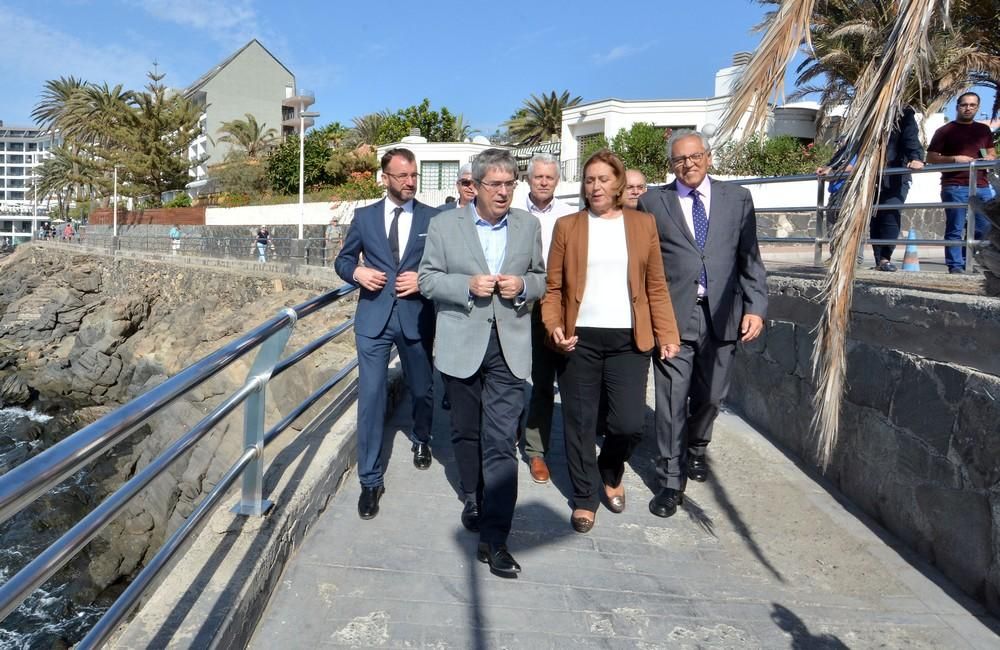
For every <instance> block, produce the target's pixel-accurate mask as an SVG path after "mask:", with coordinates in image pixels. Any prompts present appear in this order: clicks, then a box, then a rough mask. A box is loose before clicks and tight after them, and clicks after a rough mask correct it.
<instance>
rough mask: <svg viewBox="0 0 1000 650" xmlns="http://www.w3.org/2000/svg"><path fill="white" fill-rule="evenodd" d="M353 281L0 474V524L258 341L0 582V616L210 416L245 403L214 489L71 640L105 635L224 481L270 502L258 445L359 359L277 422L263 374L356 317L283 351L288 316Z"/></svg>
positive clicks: (243, 501)
mask: <svg viewBox="0 0 1000 650" xmlns="http://www.w3.org/2000/svg"><path fill="white" fill-rule="evenodd" d="M355 289H356V287H354V286H352V285H344V286H342V287H340V288H338V289H334V290H332V291H329V292H327V293H324V294H322V295H320V296H317V297H316V298H313V299H311V300H309V301H306V302H304V303H302V304H300V305H297V306H295V307H292V308H288V309H285V310H283V311H282V312H281V313H280V314H278V315H277V316H274V317H273V318H271V319H269V320H267V321H265V322H264V323H262V324H260V325H258V326H257V327H255V328H254V329H253V330H251V331H250V332H248V333H247V334H244V335H243V336H242V337H240V338H239V339H237V340H235V341H232V342H231V343H228V344H227V345H225V346H223V347H221V348H219V349H218V350H216V351H215V352H212V353H210V354H208V355H207V356H205V357H204V358H202V359H201V360H199V361H196V362H195V363H193V364H192V365H190V366H188V367H187V368H185V369H184V370H182V371H180V372H179V373H177V374H176V375H174V376H173V377H171V378H170V379H168V380H166V381H165V382H163V383H162V384H160V385H159V386H157V387H155V388H153V389H151V390H150V391H148V392H146V393H144V394H142V395H140V396H139V397H137V398H135V399H134V400H132V401H131V402H129V403H127V404H125V405H124V406H122V407H120V408H118V409H116V410H115V411H113V412H111V413H109V414H108V415H106V416H104V417H102V418H101V419H99V420H97V421H96V422H94V423H92V424H89V425H87V426H86V427H84V428H82V429H80V430H79V431H77V432H76V433H74V434H72V435H71V436H69V437H67V438H65V439H64V440H62V441H60V442H59V443H57V444H55V445H53V446H52V447H50V448H49V449H47V450H45V451H44V452H42V453H40V454H38V455H37V456H35V457H34V458H31V459H29V460H28V461H26V462H24V463H22V464H21V465H19V466H17V467H15V468H14V469H12V470H10V471H9V472H7V473H6V474H4V475H3V476H2V477H0V523H2V522H4V521H6V520H7V519H9V518H10V517H12V516H13V515H15V514H17V513H18V512H20V511H21V510H22V509H23V508H24V507H25V506H27V505H28V504H30V503H31V502H33V501H34V500H35V499H37V498H38V497H39V496H41V495H42V494H44V493H45V492H47V491H48V490H50V489H52V488H54V487H55V486H56V485H58V484H59V483H60V482H62V481H63V480H64V479H66V478H68V477H69V476H70V475H72V474H73V473H74V472H76V471H77V470H79V469H81V468H83V467H84V466H86V465H88V464H89V463H91V462H92V461H94V460H96V459H97V457H98V456H100V455H101V454H103V453H104V452H105V451H107V450H109V449H110V448H111V447H113V446H114V445H115V444H116V443H118V442H119V441H121V440H122V439H124V438H125V437H126V436H128V435H129V434H130V433H132V432H134V431H135V430H136V428H137V427H138V426H139V425H140V424H142V423H143V422H144V421H146V420H147V419H148V418H149V417H151V416H152V415H154V414H155V413H157V412H158V411H160V410H161V409H163V408H164V407H166V406H167V405H168V404H170V403H172V402H173V401H174V400H176V399H177V398H179V397H181V396H182V395H184V394H185V393H187V392H188V391H190V390H192V389H194V388H196V387H197V386H199V385H201V384H202V383H204V382H205V381H207V380H208V379H210V378H211V377H213V376H215V375H216V374H217V373H219V372H220V371H221V370H223V369H224V368H226V367H227V366H229V365H230V364H232V363H233V362H234V361H236V360H237V359H239V358H241V357H243V356H244V355H246V354H248V353H250V352H251V351H253V350H255V349H258V348H259V351H258V352H257V356H256V357H255V359H254V362H253V364H252V366H251V369H250V372H249V373H248V375H247V379H246V382H245V383H244V384H243V386H242V387H240V388H239V389H238V390H236V391H235V392H234V393H233V394H232V395H230V396H229V397H227V398H226V399H224V400H223V401H222V403H221V404H219V405H218V406H217V407H216V408H215V409H214V410H213V411H212V412H211V413H209V414H208V415H206V416H205V417H204V418H203V419H202V420H201V421H199V422H198V423H197V424H196V425H195V426H194V427H193V428H192V429H190V430H189V431H188V432H186V433H185V434H183V435H182V436H181V437H180V438H178V439H177V440H176V441H175V442H174V443H173V444H172V445H170V446H169V447H167V449H165V450H164V451H163V452H162V453H161V454H160V455H159V456H157V457H156V458H155V459H153V460H152V461H151V462H150V463H149V465H147V466H146V467H145V468H143V469H142V470H141V471H140V472H138V473H137V474H136V475H135V476H133V477H132V478H131V479H129V480H128V481H126V482H125V483H124V484H123V485H122V486H121V487H119V488H118V489H117V490H116V491H115V492H113V493H112V494H111V495H110V496H108V497H107V498H106V499H105V500H104V501H103V502H102V503H101V504H100V505H98V506H97V507H96V508H95V509H94V510H92V511H91V512H90V513H89V514H87V515H86V516H85V517H83V519H81V520H80V521H79V522H78V523H77V524H75V525H74V526H73V527H72V528H70V529H69V530H68V531H67V532H66V533H64V534H63V535H62V536H61V537H60V538H59V539H58V540H56V541H55V542H53V543H52V544H51V545H49V546H48V547H47V548H46V549H45V550H43V551H42V552H41V553H40V554H39V555H38V556H37V557H36V558H35V559H34V560H32V561H31V562H30V563H29V564H28V565H26V566H25V567H24V568H23V569H21V570H20V571H19V572H18V573H17V574H15V575H14V576H13V577H11V578H10V579H9V580H7V582H5V583H4V584H3V585H2V586H0V619H3V618H6V617H7V615H8V614H10V613H11V612H12V611H13V610H14V609H15V608H17V607H18V606H19V605H20V604H21V602H23V601H24V599H25V598H27V597H28V596H29V595H30V594H31V592H32V591H34V590H35V589H37V588H38V587H39V586H40V585H41V584H42V583H43V582H45V581H46V580H47V579H48V578H50V577H51V576H52V575H53V574H54V573H55V572H56V571H58V570H59V569H60V568H62V567H63V566H64V565H65V564H66V563H67V562H69V560H70V559H72V558H73V556H75V555H76V554H77V553H78V552H79V551H80V550H82V549H83V547H84V546H85V545H86V544H87V543H89V542H90V541H91V540H92V539H93V538H94V537H95V536H96V535H97V534H98V533H99V532H100V530H101V529H102V528H103V527H104V526H105V525H107V524H108V523H109V522H111V521H112V520H113V519H114V518H115V517H116V516H117V515H119V514H120V513H121V512H122V511H123V509H124V508H125V506H126V505H127V504H128V503H129V501H130V500H131V499H132V498H133V497H135V496H136V495H137V494H138V493H139V492H140V491H141V490H142V489H143V488H145V487H146V486H147V485H148V484H149V483H150V482H151V481H153V480H154V479H155V478H156V477H158V476H160V475H161V474H162V473H163V472H164V471H165V470H166V469H167V468H168V467H169V466H170V465H171V464H172V463H173V462H174V461H176V460H177V459H178V458H180V457H181V456H182V455H183V454H184V453H185V452H186V451H188V450H190V449H191V447H192V446H193V445H194V444H195V443H197V442H198V441H199V440H201V439H202V438H203V437H204V436H205V435H206V434H207V433H208V432H209V431H211V430H212V428H213V427H215V425H217V424H218V423H219V422H221V421H222V420H223V418H225V417H226V416H227V415H229V414H230V413H232V412H233V411H234V410H235V409H236V408H237V407H238V406H239V405H240V404H243V403H245V414H244V432H243V437H244V451H243V453H242V454H241V455H240V457H239V458H238V459H237V460H236V462H235V463H234V464H233V465H232V466H231V467H230V469H229V470H228V471H227V472H226V473H225V474H224V475H223V476H222V478H221V479H220V480H219V482H218V483H217V484H216V486H215V487H214V489H213V490H212V491H211V492H210V493H209V494H208V495H206V496H205V498H204V499H203V500H202V502H201V503H200V504H199V505H198V507H197V508H195V510H194V511H193V512H192V513H191V514H190V515H189V516H188V518H187V519H186V521H185V522H184V524H183V525H182V526H181V527H180V528H179V529H178V530H177V531H175V532H174V534H173V535H171V536H170V538H169V539H167V540H166V542H164V544H163V546H162V547H161V548H160V550H159V551H158V552H157V553H156V555H155V556H154V557H153V558H152V559H151V560H150V561H149V562H148V563H147V564H146V566H145V567H144V568H143V569H142V571H141V572H140V573H139V574H138V575H137V576H136V578H135V579H134V580H133V581H132V583H131V584H130V585H129V586H128V588H127V589H125V591H124V592H123V593H122V594H121V596H119V598H118V599H117V600H116V601H115V603H114V604H113V605H112V606H111V607H110V608H109V609H108V611H107V612H106V613H105V614H104V616H103V617H102V618H101V620H100V621H98V622H97V624H96V625H95V626H94V627H93V628H92V629H91V630H90V632H89V633H88V634H87V636H86V637H85V638H84V639H83V640H82V641H81V642H80V643H79V644H78V645H77V646H76V647H77V648H94V647H97V646H99V645H100V644H101V643H103V642H104V641H105V640H106V639H107V638H108V636H109V635H110V634H111V633H112V632H113V631H114V629H115V627H116V626H117V625H118V624H119V623H120V622H121V621H122V620H123V619H124V618H125V616H127V615H128V613H129V612H130V611H131V610H132V608H133V607H135V605H136V603H138V600H139V598H140V596H141V595H142V594H143V592H144V591H145V590H146V589H147V588H148V587H149V586H150V585H151V584H152V583H153V581H154V580H155V578H156V577H157V575H158V574H159V572H160V571H161V570H162V569H163V568H164V567H165V566H166V564H167V563H168V562H169V560H170V559H171V558H172V557H173V556H174V555H175V554H176V553H177V551H178V550H179V549H180V548H181V546H182V545H183V543H184V541H185V540H186V539H187V538H188V537H189V536H190V534H191V533H192V532H193V531H194V530H196V529H197V527H198V526H199V524H200V523H201V522H202V521H203V520H204V519H205V517H206V515H208V514H209V513H210V512H211V511H212V510H213V508H214V507H215V506H216V505H217V504H218V502H219V501H220V500H221V499H222V498H223V496H224V495H225V493H226V492H227V491H228V489H229V488H230V487H231V486H232V485H233V484H234V483H235V482H236V481H237V480H238V479H239V478H240V477H242V480H243V485H242V491H241V495H240V501H239V503H238V504H237V506H236V507H235V508H234V509H233V511H234V512H236V513H237V514H241V515H252V516H260V515H262V514H264V513H265V512H267V510H268V508H269V507H270V506H271V505H272V504H271V502H270V501H268V500H266V499H265V498H264V495H263V478H264V463H263V450H264V447H266V446H267V445H268V444H269V443H270V442H271V441H273V440H274V439H275V438H276V437H277V436H278V435H279V434H280V433H281V432H282V431H284V430H285V429H286V428H287V427H288V426H289V425H290V424H291V423H292V422H293V421H295V420H296V419H297V418H298V417H299V416H301V415H302V414H303V413H304V412H305V411H306V410H308V409H309V408H310V407H311V406H313V405H314V404H315V403H316V402H317V401H319V400H320V399H321V398H322V397H323V396H324V395H326V394H327V393H328V392H329V391H330V390H332V389H333V388H334V387H335V386H337V385H338V384H339V383H341V382H342V381H343V380H344V379H346V378H347V377H348V376H349V375H350V373H351V372H352V371H353V370H354V369H355V368H356V367H357V363H358V361H357V357H355V358H354V359H353V360H351V361H350V362H348V363H347V364H346V365H345V366H344V367H343V368H341V369H340V370H338V371H337V372H336V373H335V374H334V375H333V376H332V377H330V379H329V380H328V381H327V382H326V383H324V384H323V385H322V386H321V387H320V388H318V389H317V390H316V391H315V392H314V393H312V394H311V395H310V396H309V397H307V398H306V399H305V400H304V401H303V402H301V403H300V404H299V405H297V406H296V407H294V408H293V409H292V410H291V411H290V412H289V413H288V414H287V415H286V416H285V417H284V418H282V419H281V421H280V422H278V423H277V424H275V425H274V426H273V427H271V428H270V429H268V430H266V431H265V429H264V407H265V389H266V388H267V385H268V382H269V381H270V380H271V379H273V378H275V377H277V376H279V375H280V374H281V373H283V372H284V371H286V370H288V369H289V368H291V367H292V366H294V365H295V364H297V363H298V362H300V361H302V360H303V359H305V358H306V357H308V356H309V355H310V354H312V353H313V352H315V351H316V350H318V349H320V348H321V347H322V346H324V345H325V344H327V343H329V342H330V341H332V340H333V339H335V338H336V337H337V336H339V335H341V334H343V333H344V332H346V331H348V330H349V329H351V328H352V327H353V326H354V319H353V317H352V318H351V319H349V320H347V321H345V322H343V323H342V324H340V325H338V326H337V327H334V328H333V329H331V330H329V331H327V332H326V333H324V334H323V335H322V336H320V337H318V338H316V339H315V340H313V341H311V342H309V343H307V344H306V345H304V346H303V347H302V348H301V349H299V350H297V351H296V352H294V353H292V354H290V355H288V356H287V357H285V358H284V359H282V358H281V357H282V354H283V352H284V349H285V345H286V344H287V342H288V339H289V337H290V336H291V333H292V328H293V327H294V325H295V323H296V322H297V321H298V320H300V319H302V318H305V317H307V316H309V315H311V314H313V313H315V312H317V311H319V310H320V309H322V308H324V307H327V306H329V305H331V304H333V303H334V302H336V301H337V300H339V299H340V298H342V297H344V296H346V295H348V294H350V293H351V292H353V291H354V290H355ZM356 390H357V380H356V379H354V380H352V381H351V382H349V384H348V385H347V386H346V387H345V388H344V390H343V391H341V393H340V394H339V395H338V397H337V398H335V400H334V408H335V410H338V411H339V412H342V411H343V409H345V408H346V406H347V405H348V404H350V402H351V401H352V400H353V398H354V396H355V394H356Z"/></svg>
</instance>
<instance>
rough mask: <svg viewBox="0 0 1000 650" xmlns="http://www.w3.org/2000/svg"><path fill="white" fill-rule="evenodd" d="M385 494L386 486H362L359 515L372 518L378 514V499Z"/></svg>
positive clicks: (363, 517) (359, 498)
mask: <svg viewBox="0 0 1000 650" xmlns="http://www.w3.org/2000/svg"><path fill="white" fill-rule="evenodd" d="M383 494H385V488H384V487H382V486H381V485H379V486H378V487H364V486H362V487H361V496H360V497H358V515H359V516H360V517H361V518H362V519H371V518H373V517H374V516H375V515H377V514H378V500H379V499H381V498H382V495H383Z"/></svg>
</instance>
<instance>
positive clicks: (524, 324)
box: [417, 203, 545, 379]
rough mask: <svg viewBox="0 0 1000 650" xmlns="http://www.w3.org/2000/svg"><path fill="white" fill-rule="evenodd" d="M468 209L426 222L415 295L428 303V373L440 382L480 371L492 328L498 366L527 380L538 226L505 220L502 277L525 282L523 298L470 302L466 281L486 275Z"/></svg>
mask: <svg viewBox="0 0 1000 650" xmlns="http://www.w3.org/2000/svg"><path fill="white" fill-rule="evenodd" d="M475 222H476V213H475V207H474V205H473V204H471V203H470V204H469V205H467V206H465V207H464V208H459V209H455V210H447V211H445V212H442V213H440V214H439V215H438V216H437V217H435V218H434V219H432V220H431V225H430V228H429V229H428V231H427V241H426V243H425V245H424V257H423V259H422V260H421V262H420V268H419V270H418V272H417V273H418V281H419V284H420V292H421V293H422V294H423V295H424V296H426V297H427V298H429V299H431V300H433V301H434V304H435V306H436V307H437V323H436V329H435V336H434V366H435V367H436V368H437V369H438V370H440V371H441V372H442V373H444V374H446V375H450V376H452V377H458V378H466V377H471V376H472V375H473V374H475V373H476V372H477V371H478V370H479V367H480V365H481V364H482V361H483V357H484V356H485V355H486V346H487V345H488V344H489V340H490V330H491V329H492V327H493V324H494V322H495V324H496V328H497V334H498V335H499V337H500V347H501V349H502V350H503V356H504V359H505V360H506V361H507V365H508V366H509V367H510V370H511V372H512V373H513V374H514V376H516V377H518V378H520V379H526V378H527V377H528V376H529V375H530V374H531V303H533V302H535V301H536V300H539V299H540V298H541V297H542V296H543V295H544V294H545V262H544V261H543V259H542V238H541V227H540V226H539V223H538V219H536V218H535V217H533V216H532V215H530V214H528V213H527V212H525V211H524V210H517V209H511V211H510V213H509V214H508V216H507V252H506V255H505V256H504V261H503V265H502V266H501V268H500V273H501V274H504V275H520V276H521V277H522V278H523V279H524V299H523V300H517V299H515V300H507V299H506V298H501V297H500V296H499V295H498V294H494V295H492V296H490V297H488V298H478V297H470V293H469V278H470V277H471V276H473V275H480V274H488V273H489V272H490V271H489V267H488V266H487V264H486V256H485V255H484V254H483V248H482V246H481V245H480V243H479V235H478V234H477V233H476V226H475Z"/></svg>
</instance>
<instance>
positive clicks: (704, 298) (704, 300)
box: [694, 296, 708, 305]
mask: <svg viewBox="0 0 1000 650" xmlns="http://www.w3.org/2000/svg"><path fill="white" fill-rule="evenodd" d="M706 303H708V296H698V297H697V298H695V299H694V304H696V305H704V304H706Z"/></svg>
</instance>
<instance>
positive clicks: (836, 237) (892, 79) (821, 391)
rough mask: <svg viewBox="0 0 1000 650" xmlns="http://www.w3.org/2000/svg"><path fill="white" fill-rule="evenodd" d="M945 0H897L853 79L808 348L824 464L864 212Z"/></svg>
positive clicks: (834, 425)
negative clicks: (877, 44) (821, 302)
mask: <svg viewBox="0 0 1000 650" xmlns="http://www.w3.org/2000/svg"><path fill="white" fill-rule="evenodd" d="M946 4H947V0H901V1H900V6H899V13H898V15H897V18H896V21H895V24H894V26H893V29H892V32H891V33H890V35H889V37H888V39H887V41H886V43H885V46H884V55H883V56H882V57H881V58H879V59H874V60H872V61H871V62H870V63H869V65H868V66H867V69H866V70H865V72H864V73H863V74H862V77H861V79H860V80H859V82H858V84H857V93H856V96H855V101H854V103H853V104H852V106H851V109H850V111H849V112H848V116H847V121H846V129H845V132H846V133H847V139H848V142H849V147H848V149H849V153H848V154H847V155H845V156H844V158H843V161H842V163H841V164H842V165H844V164H846V163H847V162H849V161H850V160H851V158H852V156H853V157H854V158H856V163H855V167H854V170H853V171H852V172H851V175H850V177H849V178H848V181H847V183H846V184H845V186H844V188H843V189H842V190H841V192H842V193H843V198H842V203H841V207H840V218H839V220H838V222H837V225H836V226H835V227H834V230H833V242H832V247H833V249H834V250H835V251H836V253H835V254H834V256H833V260H832V264H831V267H830V272H829V273H828V274H827V276H826V279H825V281H824V286H823V290H822V297H823V298H824V299H825V303H826V304H825V308H824V310H823V314H822V316H821V317H820V321H819V325H818V335H817V338H816V346H815V348H814V349H813V356H812V363H813V375H814V377H815V379H816V394H815V396H814V398H813V406H814V409H815V411H814V416H813V428H814V430H815V431H816V434H817V453H818V456H819V461H820V463H821V464H822V466H823V468H824V469H825V468H826V467H827V465H828V464H829V462H830V459H831V457H832V456H833V450H834V446H835V445H836V442H837V433H838V431H839V428H840V404H841V398H842V397H843V393H844V386H845V377H846V374H847V353H846V348H847V334H848V326H849V324H850V314H851V300H852V294H853V291H852V289H853V284H854V273H855V256H856V254H857V250H858V247H859V246H860V244H861V242H862V241H863V239H864V233H865V230H866V229H867V227H868V221H869V215H870V214H871V208H872V205H873V204H874V202H875V196H876V193H877V190H878V183H879V176H880V171H881V169H882V168H883V166H884V163H885V145H886V140H887V139H888V134H889V132H890V131H891V130H892V127H893V124H894V122H895V120H896V118H897V116H898V112H899V108H900V104H901V101H902V98H903V96H904V93H905V90H906V83H907V79H908V78H909V75H910V74H911V73H912V71H913V70H914V69H915V68H916V67H918V66H919V65H920V64H921V59H922V58H924V57H926V56H927V54H928V51H927V49H926V47H924V46H923V45H922V43H925V41H926V34H927V31H928V27H929V25H930V21H931V19H932V18H933V16H934V13H935V11H936V10H941V9H943V5H946Z"/></svg>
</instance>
